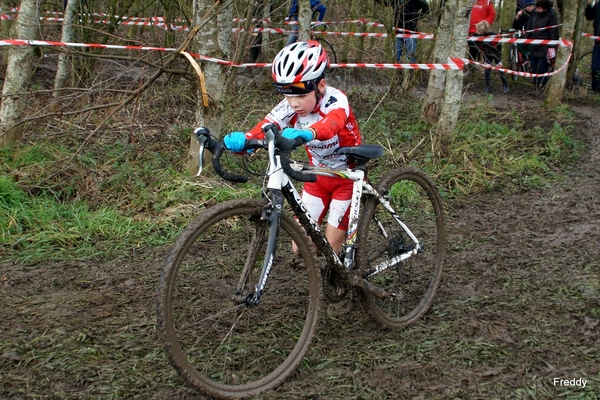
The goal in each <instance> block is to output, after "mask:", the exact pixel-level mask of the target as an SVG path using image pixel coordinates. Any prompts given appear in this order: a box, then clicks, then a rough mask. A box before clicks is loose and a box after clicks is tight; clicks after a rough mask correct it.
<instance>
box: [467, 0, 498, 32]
mask: <svg viewBox="0 0 600 400" xmlns="http://www.w3.org/2000/svg"><path fill="white" fill-rule="evenodd" d="M484 19H485V20H486V21H487V22H489V23H490V25H492V24H493V23H494V20H495V19H496V9H495V8H494V3H492V2H491V1H490V0H476V1H475V4H474V5H473V9H472V10H471V22H470V25H469V34H470V35H472V34H475V33H476V32H477V29H476V28H475V25H476V24H477V23H478V22H481V21H483V20H484Z"/></svg>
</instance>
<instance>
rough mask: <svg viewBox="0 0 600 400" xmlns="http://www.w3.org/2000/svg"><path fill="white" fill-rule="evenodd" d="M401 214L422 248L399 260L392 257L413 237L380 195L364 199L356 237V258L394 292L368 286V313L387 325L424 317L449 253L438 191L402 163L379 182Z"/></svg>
mask: <svg viewBox="0 0 600 400" xmlns="http://www.w3.org/2000/svg"><path fill="white" fill-rule="evenodd" d="M377 190H378V192H379V193H381V194H382V195H383V196H384V197H385V198H386V199H387V201H388V202H389V204H390V205H391V207H392V208H393V209H394V210H395V212H396V214H397V216H398V217H399V218H400V220H401V221H402V222H403V223H404V224H405V225H406V226H407V227H408V229H409V230H410V231H411V232H412V233H413V235H414V236H415V237H416V238H417V239H418V241H419V244H420V245H421V246H422V247H423V251H420V252H419V253H417V254H415V255H412V256H411V257H410V258H408V259H407V260H405V261H403V262H399V263H397V264H396V265H393V266H391V267H388V268H387V269H385V268H383V271H381V272H375V271H374V268H375V267H376V266H382V267H385V263H386V262H388V261H389V260H390V259H393V258H395V257H398V256H400V255H402V254H403V253H408V252H410V251H411V250H412V249H413V248H414V244H413V243H414V241H413V240H411V239H410V237H409V236H408V235H407V233H406V231H405V230H404V229H403V228H402V227H401V225H400V224H399V223H398V222H397V221H396V220H395V219H394V217H393V216H392V214H391V213H390V212H389V211H388V210H387V209H385V208H384V206H383V205H382V204H381V203H380V202H379V201H378V199H376V198H370V199H369V200H368V201H367V202H366V203H365V206H364V207H365V208H364V211H363V214H362V216H361V220H360V225H359V233H358V237H357V249H356V260H357V265H358V268H359V269H360V271H361V272H362V273H363V276H366V275H370V276H369V277H368V278H367V279H368V281H369V282H370V283H371V284H373V285H375V286H377V287H380V288H382V289H384V290H385V291H387V292H388V293H392V294H394V295H395V296H394V297H393V298H392V299H380V298H377V297H375V296H373V295H371V294H369V293H366V292H363V296H361V297H362V303H363V306H364V307H365V308H366V310H367V311H368V313H369V314H370V315H371V316H372V317H373V318H374V319H375V320H376V321H378V322H380V323H382V324H383V325H386V326H389V327H393V328H398V327H402V326H405V325H408V324H410V323H412V322H414V321H416V320H417V319H419V318H420V317H421V316H422V315H423V314H424V313H425V312H426V311H427V310H428V309H429V307H430V306H431V303H432V301H433V297H434V295H435V292H436V290H437V287H438V285H439V283H440V278H441V274H442V265H443V262H444V257H445V254H446V231H445V222H444V209H443V205H442V200H441V198H440V196H439V193H438V191H437V189H436V188H435V186H434V185H433V183H432V182H431V180H430V179H429V178H428V177H427V176H426V175H425V174H424V173H423V172H421V171H419V170H417V169H415V168H410V167H402V168H398V169H396V170H393V171H391V172H389V173H388V174H387V175H386V176H385V177H384V178H383V179H382V180H381V181H380V182H379V184H378V185H377Z"/></svg>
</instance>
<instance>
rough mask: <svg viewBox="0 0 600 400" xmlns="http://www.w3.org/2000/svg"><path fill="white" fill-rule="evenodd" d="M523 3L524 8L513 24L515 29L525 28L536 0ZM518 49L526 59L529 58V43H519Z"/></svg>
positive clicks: (526, 0)
mask: <svg viewBox="0 0 600 400" xmlns="http://www.w3.org/2000/svg"><path fill="white" fill-rule="evenodd" d="M523 5H524V7H523V9H522V10H519V12H517V15H516V16H515V19H514V20H513V24H512V27H513V29H515V30H517V31H521V30H525V27H526V26H527V22H528V21H529V18H531V14H533V12H534V11H535V0H525V4H523ZM517 49H518V51H519V53H521V54H522V55H523V58H524V59H525V60H529V47H528V46H527V45H524V44H523V43H517Z"/></svg>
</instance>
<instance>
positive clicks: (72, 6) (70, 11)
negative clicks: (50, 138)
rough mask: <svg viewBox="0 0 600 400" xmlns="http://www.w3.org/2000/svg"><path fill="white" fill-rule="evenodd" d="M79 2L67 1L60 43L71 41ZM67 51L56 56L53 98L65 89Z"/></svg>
mask: <svg viewBox="0 0 600 400" xmlns="http://www.w3.org/2000/svg"><path fill="white" fill-rule="evenodd" d="M78 2H79V0H68V3H67V9H66V10H65V17H64V20H63V27H62V35H61V41H62V42H72V41H73V17H74V16H75V15H76V11H77V3H78ZM69 67H70V62H69V49H68V47H67V48H66V49H65V52H64V53H60V54H59V56H58V66H57V68H56V77H55V78H54V93H53V94H52V95H53V96H54V97H59V96H60V89H63V88H64V87H65V82H66V81H67V79H68V78H69V69H70V68H69Z"/></svg>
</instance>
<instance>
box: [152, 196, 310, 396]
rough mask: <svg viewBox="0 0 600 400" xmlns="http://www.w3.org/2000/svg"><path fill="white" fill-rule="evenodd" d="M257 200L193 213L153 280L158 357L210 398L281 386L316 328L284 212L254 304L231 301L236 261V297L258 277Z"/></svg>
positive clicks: (301, 238) (305, 267) (302, 246)
mask: <svg viewBox="0 0 600 400" xmlns="http://www.w3.org/2000/svg"><path fill="white" fill-rule="evenodd" d="M265 204H266V202H265V201H261V200H251V199H244V200H231V201H227V202H224V203H220V204H218V205H216V206H214V207H212V208H210V209H208V210H207V211H205V212H203V213H202V214H200V215H199V216H198V217H196V218H195V219H194V220H193V221H191V222H190V223H189V224H188V226H187V227H186V228H185V229H184V230H183V231H182V233H181V235H180V236H179V238H178V239H177V240H176V242H175V244H174V246H173V248H172V250H171V252H170V254H169V256H168V259H167V262H166V265H165V267H164V270H163V272H162V275H161V278H160V283H159V290H158V303H157V330H158V334H159V338H160V340H161V342H162V345H163V347H164V349H165V351H166V353H167V356H168V359H169V361H170V363H171V364H172V365H173V367H174V368H175V370H176V371H177V372H178V373H179V375H180V376H181V377H182V378H183V380H184V381H185V382H186V383H187V384H189V385H190V386H192V387H194V388H196V389H198V390H200V391H203V392H205V393H207V394H209V395H211V396H214V397H218V398H242V397H249V396H256V395H258V394H259V393H261V392H264V391H266V390H270V389H272V388H274V387H275V386H277V385H279V384H281V383H282V382H283V381H284V380H285V379H286V378H287V377H288V376H289V375H290V374H291V373H292V372H293V371H294V370H295V369H296V367H297V366H298V364H299V363H300V361H301V360H302V357H303V356H304V355H305V353H306V351H307V350H308V348H309V346H310V343H311V341H312V339H313V337H314V334H315V331H316V327H317V321H318V318H319V313H320V307H321V306H320V279H321V278H320V273H319V270H318V269H317V267H316V265H315V257H316V256H315V253H314V250H313V247H312V245H310V242H309V239H308V238H307V237H306V234H305V233H304V231H303V230H302V228H301V227H300V226H299V224H298V223H297V222H295V221H294V220H293V218H291V217H290V216H289V215H288V214H285V213H284V214H282V216H281V229H280V234H279V239H278V242H277V243H278V245H277V250H276V254H275V258H274V261H273V265H272V268H271V273H270V276H269V279H268V281H267V285H266V288H265V291H264V293H263V294H262V297H261V301H260V303H259V304H258V305H255V306H246V305H244V304H240V301H239V300H237V301H233V300H232V296H233V295H234V294H235V292H236V287H238V286H239V284H238V282H240V281H241V279H240V277H241V276H242V275H243V274H242V270H243V269H244V265H245V264H247V265H251V266H252V268H250V269H249V272H248V274H247V275H248V276H249V278H248V279H247V283H246V285H245V288H244V291H243V293H241V297H242V298H245V296H247V295H249V294H251V293H253V291H254V286H255V285H256V283H257V280H258V276H259V275H260V272H261V269H262V263H263V259H264V254H265V253H264V250H265V247H266V241H267V237H268V223H267V222H266V221H261V220H260V216H261V212H262V210H263V206H264V205H265ZM292 240H293V241H295V242H296V244H297V245H298V255H297V256H296V258H294V255H293V253H292V250H291V241H292ZM298 258H299V259H300V262H299V263H298V261H297V260H298ZM293 259H294V262H292V260H293ZM242 281H243V279H242ZM238 298H240V296H238Z"/></svg>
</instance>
